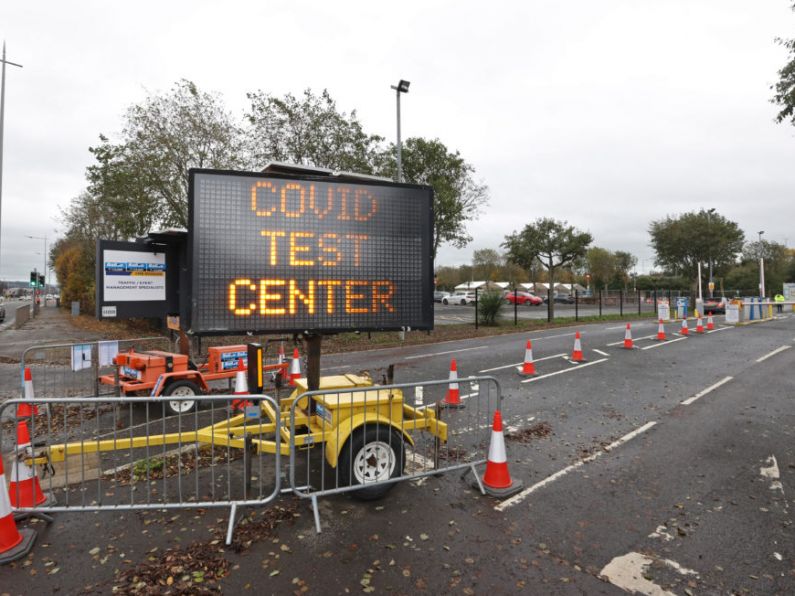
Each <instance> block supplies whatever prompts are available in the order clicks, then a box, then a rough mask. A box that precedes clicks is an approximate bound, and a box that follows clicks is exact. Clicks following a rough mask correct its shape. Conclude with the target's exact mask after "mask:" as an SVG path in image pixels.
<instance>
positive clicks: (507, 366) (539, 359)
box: [478, 354, 607, 374]
mask: <svg viewBox="0 0 795 596" xmlns="http://www.w3.org/2000/svg"><path fill="white" fill-rule="evenodd" d="M565 355H566V354H553V355H552V356H544V357H543V358H534V359H533V362H541V361H542V360H551V359H552V358H560V357H561V356H565ZM605 355H607V354H605ZM522 364H524V362H517V363H516V364H506V365H504V366H495V367H494V368H486V369H483V370H479V371H478V374H480V373H487V372H491V371H494V370H502V369H504V368H511V367H512V366H522Z"/></svg>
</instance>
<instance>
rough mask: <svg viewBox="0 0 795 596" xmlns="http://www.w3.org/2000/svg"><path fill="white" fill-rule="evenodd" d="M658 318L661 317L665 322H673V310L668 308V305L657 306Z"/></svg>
mask: <svg viewBox="0 0 795 596" xmlns="http://www.w3.org/2000/svg"><path fill="white" fill-rule="evenodd" d="M657 316H658V317H660V318H661V319H662V320H663V321H670V320H671V308H670V307H669V306H668V303H667V302H666V303H665V304H660V305H658V306H657Z"/></svg>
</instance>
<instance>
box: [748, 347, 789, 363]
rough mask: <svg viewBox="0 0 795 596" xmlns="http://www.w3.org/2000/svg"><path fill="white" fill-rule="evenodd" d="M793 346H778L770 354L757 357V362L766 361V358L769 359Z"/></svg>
mask: <svg viewBox="0 0 795 596" xmlns="http://www.w3.org/2000/svg"><path fill="white" fill-rule="evenodd" d="M791 347H792V346H781V347H780V348H776V349H775V350H773V351H772V352H770V353H769V354H765V355H764V356H762V357H761V358H757V359H756V361H757V362H764V361H765V360H767V359H768V358H770V357H771V356H775V355H776V354H778V353H779V352H783V351H784V350H789V349H790V348H791Z"/></svg>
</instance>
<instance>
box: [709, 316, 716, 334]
mask: <svg viewBox="0 0 795 596" xmlns="http://www.w3.org/2000/svg"><path fill="white" fill-rule="evenodd" d="M713 329H715V322H714V321H713V320H712V313H709V314H708V315H707V331H712V330H713Z"/></svg>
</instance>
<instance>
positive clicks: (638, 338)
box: [605, 334, 657, 348]
mask: <svg viewBox="0 0 795 596" xmlns="http://www.w3.org/2000/svg"><path fill="white" fill-rule="evenodd" d="M655 337H657V335H656V334H655V335H644V336H643V337H636V338H634V339H633V340H632V341H640V340H642V339H652V338H655ZM623 343H624V340H623V339H622V340H621V341H614V342H612V343H609V344H605V345H606V346H607V347H608V348H610V347H612V346H620V345H621V344H623Z"/></svg>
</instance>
